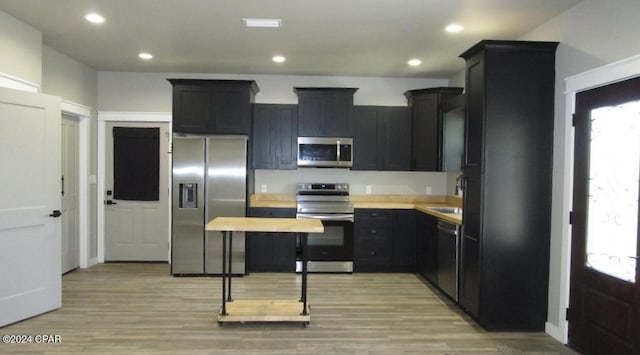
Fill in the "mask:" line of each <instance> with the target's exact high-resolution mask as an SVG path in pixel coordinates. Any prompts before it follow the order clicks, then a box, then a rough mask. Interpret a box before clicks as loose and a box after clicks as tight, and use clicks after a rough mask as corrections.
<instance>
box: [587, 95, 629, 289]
mask: <svg viewBox="0 0 640 355" xmlns="http://www.w3.org/2000/svg"><path fill="white" fill-rule="evenodd" d="M590 139H591V147H590V150H591V152H590V153H591V154H590V159H589V182H588V191H589V200H588V211H587V225H588V228H587V236H586V238H587V245H586V259H585V262H586V266H587V267H589V268H592V269H595V270H597V271H599V272H602V273H605V274H607V275H610V276H614V277H616V278H619V279H621V280H624V281H627V282H635V280H636V261H635V259H633V258H631V257H630V256H632V255H635V251H636V243H637V233H638V186H639V185H638V181H639V175H640V101H632V102H627V103H624V104H620V105H616V106H605V107H599V108H596V109H593V110H592V111H591V137H590Z"/></svg>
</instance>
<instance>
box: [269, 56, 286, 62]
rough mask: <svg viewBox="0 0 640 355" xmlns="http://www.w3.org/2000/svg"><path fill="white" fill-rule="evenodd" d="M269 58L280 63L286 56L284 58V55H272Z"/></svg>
mask: <svg viewBox="0 0 640 355" xmlns="http://www.w3.org/2000/svg"><path fill="white" fill-rule="evenodd" d="M271 60H273V61H274V62H276V63H282V62H284V61H285V60H287V58H285V57H283V56H281V55H276V56H273V58H271Z"/></svg>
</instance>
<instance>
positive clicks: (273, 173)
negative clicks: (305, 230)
mask: <svg viewBox="0 0 640 355" xmlns="http://www.w3.org/2000/svg"><path fill="white" fill-rule="evenodd" d="M298 182H345V183H349V184H350V185H351V186H350V188H351V194H354V195H364V194H367V193H371V194H376V195H378V194H389V195H446V194H447V173H441V172H420V171H418V172H416V171H355V170H349V169H333V168H332V169H324V168H300V169H298V170H256V171H255V185H254V186H255V192H256V193H274V194H293V193H295V192H296V183H298Z"/></svg>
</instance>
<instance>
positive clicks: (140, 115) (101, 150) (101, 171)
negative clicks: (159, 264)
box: [96, 111, 173, 263]
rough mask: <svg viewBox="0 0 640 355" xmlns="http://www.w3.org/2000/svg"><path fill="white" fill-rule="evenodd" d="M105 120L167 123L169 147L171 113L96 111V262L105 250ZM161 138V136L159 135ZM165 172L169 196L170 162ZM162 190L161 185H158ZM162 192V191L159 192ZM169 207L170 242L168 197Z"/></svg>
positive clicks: (168, 234)
mask: <svg viewBox="0 0 640 355" xmlns="http://www.w3.org/2000/svg"><path fill="white" fill-rule="evenodd" d="M107 122H153V123H168V124H169V147H171V132H172V131H173V127H172V123H171V122H172V115H171V112H123V111H98V186H97V194H98V196H97V199H96V204H97V206H96V207H97V214H98V215H97V228H98V258H97V262H98V263H104V250H105V239H104V238H105V215H104V213H105V211H104V191H105V184H104V182H105V179H106V175H105V174H106V167H105V165H106V162H105V160H106V157H105V153H106V134H107ZM161 139H162V137H161ZM167 170H168V171H167V172H166V174H169V180H168V181H169V186H168V188H169V196H171V176H170V174H171V164H169V168H168V169H167ZM160 190H161V191H162V186H161V187H160ZM161 193H162V192H161ZM168 202H169V208H168V210H167V219H168V221H169V228H168V229H167V242H168V243H171V198H169V201H168ZM167 260H169V263H171V244H169V250H168V259H167Z"/></svg>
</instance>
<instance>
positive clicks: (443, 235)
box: [438, 219, 460, 301]
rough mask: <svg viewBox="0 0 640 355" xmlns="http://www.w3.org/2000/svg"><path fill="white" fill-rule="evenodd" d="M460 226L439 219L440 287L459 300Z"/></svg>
mask: <svg viewBox="0 0 640 355" xmlns="http://www.w3.org/2000/svg"><path fill="white" fill-rule="evenodd" d="M459 236H460V226H459V225H457V224H453V223H449V222H447V221H444V220H441V219H438V287H440V289H441V290H442V291H443V292H444V293H446V294H447V295H448V296H449V297H451V298H452V299H454V300H456V301H457V300H458V265H459V264H458V259H459V250H460V248H459V245H460V238H459Z"/></svg>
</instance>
